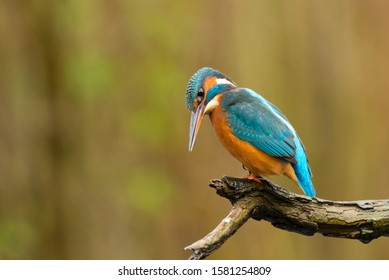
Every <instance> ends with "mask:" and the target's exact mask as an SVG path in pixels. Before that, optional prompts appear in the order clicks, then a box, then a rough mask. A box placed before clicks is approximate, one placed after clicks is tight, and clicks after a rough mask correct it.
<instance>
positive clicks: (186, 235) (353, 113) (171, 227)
mask: <svg viewBox="0 0 389 280" xmlns="http://www.w3.org/2000/svg"><path fill="white" fill-rule="evenodd" d="M388 11H389V2H388V1H379V0H378V1H367V0H366V1H363V0H361V1H351V0H350V1H345V0H342V1H325V0H323V1H309V0H306V1H304V0H301V1H300V0H291V1H254V0H252V1H222V0H219V1H205V0H203V1H178V0H176V1H169V0H168V1H162V0H161V1H151V0H145V1H119V0H99V1H76V0H66V1H43V0H37V1H27V0H26V1H17V0H3V1H1V2H0V38H1V39H0V61H1V64H0V258H2V259H185V258H187V257H188V256H189V255H190V253H189V252H185V251H184V250H183V248H184V247H185V246H187V245H189V244H191V243H192V242H194V241H196V240H198V239H200V238H201V237H203V236H204V235H205V234H207V233H208V232H210V231H211V230H212V229H213V228H214V227H215V226H216V225H217V224H218V223H219V222H220V220H221V219H223V218H224V217H225V215H226V214H227V213H228V211H229V209H230V204H229V202H228V201H227V200H225V199H223V198H220V197H219V196H217V195H216V194H215V193H214V191H213V190H212V189H210V188H209V187H208V186H207V184H208V181H209V180H210V179H212V178H220V177H221V176H222V175H225V174H227V175H231V176H243V175H244V174H245V172H244V170H242V168H241V164H240V163H239V162H237V161H236V160H235V159H234V158H232V157H231V156H230V155H229V154H228V153H227V151H225V150H224V148H223V147H222V146H221V145H220V144H219V142H218V140H217V138H216V136H215V134H214V132H213V129H212V127H211V125H210V122H209V121H208V120H205V121H204V122H203V125H202V128H201V130H200V134H199V137H198V139H197V143H196V147H195V149H194V152H193V153H189V152H188V127H189V111H188V109H187V108H186V104H185V88H186V84H187V81H188V79H189V78H190V77H191V75H192V74H193V73H194V72H195V71H196V70H197V69H199V68H201V67H203V66H211V67H214V68H216V69H219V70H220V71H222V72H224V73H226V74H227V75H228V76H230V77H231V78H232V79H233V80H235V81H236V82H237V83H238V85H240V86H243V87H249V88H251V89H253V90H255V91H257V92H260V93H262V95H263V96H264V97H266V98H267V99H269V100H270V101H272V102H273V103H275V104H276V105H277V106H278V107H279V108H280V109H281V110H282V111H283V112H284V113H285V114H286V115H287V116H288V118H289V120H290V121H291V122H292V123H293V125H294V127H295V128H296V130H297V131H298V133H299V135H300V137H301V138H302V139H303V142H304V144H305V146H306V148H307V151H308V157H309V159H310V162H311V167H312V170H313V173H314V184H315V186H316V189H317V194H318V196H319V197H321V198H326V199H334V200H357V199H384V198H388V197H389V188H388V185H389V168H388V163H387V161H388V158H389V149H388V143H389V110H388V104H389V78H388V73H389V28H388V26H389V17H388ZM275 181H276V182H277V183H279V184H281V185H283V186H285V187H288V188H289V189H290V190H292V191H294V192H297V193H300V194H301V193H302V192H301V191H300V190H299V189H298V188H297V187H296V186H294V185H293V183H291V182H289V181H288V180H286V179H282V178H276V179H275ZM212 258H213V259H388V258H389V241H388V240H387V239H386V238H380V239H378V240H374V241H373V242H372V243H370V244H368V245H364V244H362V243H360V242H358V241H354V240H343V239H333V238H325V237H322V236H321V235H316V236H314V237H305V236H301V235H297V234H294V233H289V232H285V231H282V230H279V229H276V228H273V227H272V226H271V225H270V224H269V223H267V222H255V221H252V220H251V221H249V222H248V223H247V224H245V225H244V226H243V228H241V229H240V230H239V231H238V232H237V233H236V234H235V235H234V236H233V237H232V238H231V239H230V240H229V241H227V243H226V244H225V245H224V246H223V247H222V248H221V249H219V250H218V251H217V252H216V253H215V254H213V255H212V257H211V259H212Z"/></svg>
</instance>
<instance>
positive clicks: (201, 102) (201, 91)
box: [186, 67, 236, 151]
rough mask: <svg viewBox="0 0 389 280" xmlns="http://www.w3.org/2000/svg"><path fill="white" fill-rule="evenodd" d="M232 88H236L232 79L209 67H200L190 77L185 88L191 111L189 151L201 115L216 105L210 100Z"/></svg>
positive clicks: (187, 102) (201, 117)
mask: <svg viewBox="0 0 389 280" xmlns="http://www.w3.org/2000/svg"><path fill="white" fill-rule="evenodd" d="M232 88H236V84H235V82H234V81H232V80H231V79H230V78H228V77H227V76H226V75H224V74H223V73H221V72H219V71H217V70H215V69H212V68H209V67H204V68H201V69H200V70H198V71H197V72H196V73H195V74H194V75H193V76H192V77H191V78H190V80H189V83H188V86H187V88H186V105H187V107H188V108H189V110H190V111H191V119H190V129H189V151H192V149H193V146H194V143H195V141H196V136H197V133H198V131H199V128H200V124H201V120H202V119H203V116H204V115H205V114H207V113H209V112H211V111H212V109H213V108H214V107H215V105H217V104H215V103H212V100H214V98H215V96H217V95H218V94H220V93H223V92H225V91H227V90H229V89H232Z"/></svg>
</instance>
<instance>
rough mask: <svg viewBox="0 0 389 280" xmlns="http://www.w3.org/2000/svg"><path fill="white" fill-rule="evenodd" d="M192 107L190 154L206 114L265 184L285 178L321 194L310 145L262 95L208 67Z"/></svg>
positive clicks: (196, 84) (190, 93) (191, 90)
mask: <svg viewBox="0 0 389 280" xmlns="http://www.w3.org/2000/svg"><path fill="white" fill-rule="evenodd" d="M186 105H187V107H188V108H189V110H190V111H191V119H190V128H189V151H192V150H193V146H194V144H195V141H196V137H197V134H198V132H199V129H200V125H201V121H202V119H203V116H204V115H209V118H210V120H211V123H212V126H213V128H214V130H215V132H216V135H217V136H218V138H219V140H220V142H221V143H222V144H223V146H224V147H225V148H226V149H227V150H228V151H229V152H230V154H231V155H232V156H234V157H235V158H236V159H237V160H239V161H240V162H241V163H242V164H243V166H244V167H245V168H246V169H248V171H249V173H250V176H249V177H250V178H252V179H257V180H260V179H261V178H266V177H268V176H271V175H284V176H286V177H288V178H290V179H291V180H292V181H294V182H295V183H296V184H297V185H298V186H300V187H301V189H302V190H303V191H304V193H305V194H306V195H307V196H310V197H313V196H315V195H316V191H315V188H314V186H313V184H312V179H311V177H312V172H311V169H310V167H309V164H308V159H307V156H306V153H305V147H304V145H303V143H302V142H301V140H300V138H299V136H298V135H297V133H296V130H295V129H294V128H293V127H292V125H291V124H290V122H289V121H288V119H287V118H286V117H285V115H284V114H283V113H282V112H281V111H280V110H279V109H278V108H277V107H276V106H275V105H273V104H272V103H270V102H269V101H268V100H266V99H265V98H264V97H262V96H261V95H260V94H258V93H256V92H255V91H253V90H251V89H248V88H240V87H238V86H237V84H236V83H235V82H234V81H233V80H231V79H230V78H229V77H227V76H226V75H224V74H223V73H221V72H219V71H217V70H215V69H212V68H210V67H204V68H201V69H200V70H198V71H197V72H196V73H195V74H194V75H193V76H192V77H191V78H190V80H189V83H188V86H187V88H186Z"/></svg>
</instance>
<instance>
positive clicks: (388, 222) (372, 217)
mask: <svg viewBox="0 0 389 280" xmlns="http://www.w3.org/2000/svg"><path fill="white" fill-rule="evenodd" d="M210 187H212V188H215V189H216V193H217V194H218V195H220V196H222V197H225V198H227V199H229V200H230V202H231V203H232V208H231V210H230V212H229V214H228V215H227V217H226V218H224V219H223V220H222V221H221V223H220V224H219V225H218V226H217V227H216V228H215V229H214V230H213V231H212V232H210V233H209V234H208V235H207V236H205V237H204V238H202V239H200V240H198V241H196V242H195V243H193V244H192V245H190V246H188V247H186V248H185V250H192V255H191V256H190V259H204V258H206V257H207V256H209V255H210V254H212V252H213V251H215V250H216V249H218V248H219V247H220V246H221V245H222V244H223V243H224V242H225V241H226V240H227V239H228V238H229V237H231V236H232V235H233V234H234V233H235V232H236V231H237V230H238V229H239V228H240V227H241V226H242V225H243V224H244V223H245V222H246V221H247V220H248V219H250V218H253V219H255V220H258V221H260V220H266V221H269V222H270V223H271V224H272V225H273V226H275V227H277V228H280V229H283V230H287V231H292V232H296V233H299V234H303V235H309V236H310V235H314V234H315V233H321V234H322V235H324V236H330V237H342V238H348V239H358V240H359V241H361V242H363V243H369V242H370V241H371V240H373V239H375V238H378V237H380V236H389V200H359V201H331V200H324V199H319V198H316V197H315V198H309V197H307V196H303V195H297V194H294V193H291V192H289V191H288V190H286V189H284V188H281V187H279V186H277V185H274V184H272V183H270V182H268V181H265V180H263V181H261V182H256V181H254V180H249V179H241V178H233V177H223V178H222V179H221V180H219V179H215V180H212V181H211V182H210Z"/></svg>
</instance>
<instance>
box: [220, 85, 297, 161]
mask: <svg viewBox="0 0 389 280" xmlns="http://www.w3.org/2000/svg"><path fill="white" fill-rule="evenodd" d="M222 108H223V109H224V111H225V113H226V115H227V124H228V126H229V127H230V128H231V130H232V132H233V133H234V135H235V136H236V137H238V138H239V139H241V140H243V141H246V142H249V143H250V144H251V145H253V146H254V147H256V148H258V149H260V150H262V151H264V152H265V153H267V154H269V155H271V156H274V157H280V158H284V159H285V160H288V161H290V162H293V163H297V160H296V158H295V155H296V143H295V140H294V139H295V133H294V131H293V130H292V128H291V126H290V125H288V124H287V123H288V120H287V119H286V117H285V116H284V115H283V114H282V113H281V112H280V110H279V109H278V108H277V107H275V106H274V105H273V104H271V103H270V102H268V101H267V100H266V99H264V98H263V97H262V96H260V95H258V94H256V93H255V92H253V91H251V90H249V89H244V88H237V89H234V90H231V91H228V92H226V93H225V94H224V97H223V101H222Z"/></svg>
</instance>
